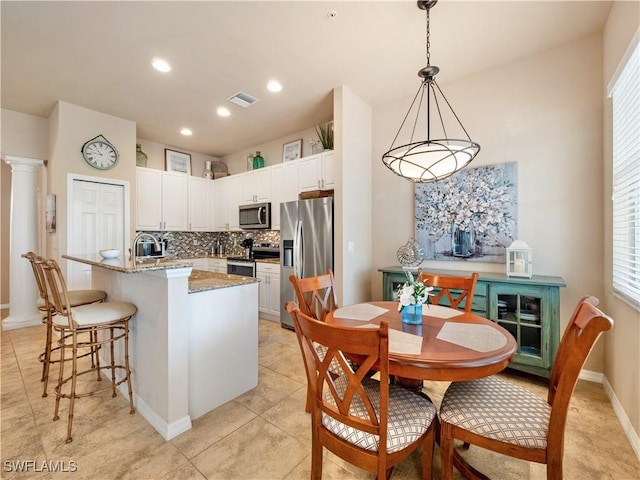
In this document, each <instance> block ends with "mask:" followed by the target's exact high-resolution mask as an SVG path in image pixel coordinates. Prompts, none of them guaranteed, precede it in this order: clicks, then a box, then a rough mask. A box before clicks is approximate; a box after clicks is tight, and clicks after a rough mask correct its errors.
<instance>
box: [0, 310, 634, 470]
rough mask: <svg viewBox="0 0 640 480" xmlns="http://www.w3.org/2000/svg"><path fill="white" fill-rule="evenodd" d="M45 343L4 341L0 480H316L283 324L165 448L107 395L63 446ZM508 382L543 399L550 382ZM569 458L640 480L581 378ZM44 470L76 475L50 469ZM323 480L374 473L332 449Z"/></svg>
mask: <svg viewBox="0 0 640 480" xmlns="http://www.w3.org/2000/svg"><path fill="white" fill-rule="evenodd" d="M3 316H4V315H3ZM43 337H44V327H41V326H38V327H31V328H24V329H19V330H13V331H8V332H5V331H3V332H2V333H1V340H2V343H1V347H2V357H1V361H2V363H1V366H2V390H1V393H2V397H1V408H2V410H1V448H2V451H1V455H0V460H1V461H2V467H1V469H0V478H3V479H4V478H6V479H31V478H36V479H49V478H56V479H57V478H70V479H74V480H76V479H85V478H86V479H92V480H95V479H98V480H101V479H105V480H108V479H115V478H132V479H141V480H146V479H149V480H155V479H167V480H169V479H285V480H293V479H308V478H309V475H310V463H311V456H310V440H311V435H310V420H309V415H308V414H306V413H304V401H305V392H306V379H305V377H304V371H303V368H302V365H301V357H300V352H299V351H298V345H297V342H296V339H295V334H294V333H293V332H290V331H288V330H284V329H282V328H281V327H280V326H279V324H275V323H272V322H269V321H266V320H261V321H260V357H259V358H260V374H259V385H258V387H257V388H255V389H254V390H252V391H250V392H247V393H246V394H244V395H242V396H240V397H239V398H237V399H235V400H233V401H231V402H229V403H227V404H225V405H223V406H221V407H219V408H217V409H216V410H214V411H212V412H210V413H208V414H207V415H204V416H202V417H200V418H198V419H197V420H195V421H194V422H193V428H192V429H191V430H190V431H188V432H185V433H184V434H182V435H180V436H178V437H176V438H174V439H173V440H171V441H165V440H164V439H163V438H162V437H161V436H160V435H159V434H158V433H157V432H156V431H155V430H154V429H153V428H152V427H151V426H150V425H149V424H148V423H147V422H146V421H145V420H144V419H143V418H142V417H141V416H140V415H139V414H134V415H130V414H129V411H128V402H127V401H126V400H125V399H124V398H123V397H122V396H118V397H117V398H115V399H113V398H111V396H110V394H109V393H108V392H107V393H103V394H100V395H97V396H94V397H87V398H83V399H80V400H78V401H77V403H76V415H75V419H74V430H73V438H74V440H73V442H72V443H70V444H66V443H65V442H64V439H65V432H66V413H65V412H66V411H68V410H67V403H68V402H67V401H63V402H62V407H61V415H60V417H61V419H60V421H58V422H52V416H53V406H54V397H53V395H52V394H50V395H49V396H48V397H47V398H42V396H41V393H42V391H41V388H42V384H41V382H40V372H41V364H40V363H39V362H38V361H37V357H38V354H39V353H40V349H41V346H42V339H43ZM55 374H56V375H57V371H56V373H55ZM510 377H511V378H513V380H514V381H516V382H519V383H522V384H524V385H525V386H526V387H527V388H530V389H531V390H533V391H535V392H537V393H539V394H541V395H544V392H545V387H544V385H542V384H537V383H535V382H532V381H530V380H523V379H521V378H519V377H516V376H510ZM51 378H54V374H53V373H52V377H51ZM51 388H52V386H51V387H50V390H51ZM445 388H446V383H443V382H428V383H427V384H426V388H425V391H427V392H428V394H429V395H430V396H431V398H433V399H434V401H435V403H436V404H439V402H440V399H441V397H442V394H443V392H444V389H445ZM134 395H135V392H134ZM438 455H439V452H438V451H437V448H436V452H435V454H434V467H433V476H434V478H436V479H437V478H440V471H439V465H440V461H439V457H438ZM464 455H465V456H466V457H468V458H469V461H470V462H471V463H472V464H473V465H474V466H478V467H481V470H482V471H483V472H484V473H486V474H488V475H489V476H490V477H491V478H493V479H543V478H545V467H544V466H542V465H537V464H529V463H527V462H523V461H519V460H514V459H510V458H507V457H503V456H500V455H496V454H493V453H490V452H486V451H482V450H481V449H479V448H471V450H469V451H468V452H466V453H465V454H464ZM564 458H565V469H564V472H565V478H566V479H580V480H584V479H605V478H608V479H616V480H624V479H638V478H640V464H639V462H638V460H637V458H636V457H635V454H634V452H633V450H632V449H631V446H630V445H629V442H628V441H627V439H626V437H625V435H624V433H623V431H622V428H621V426H620V424H619V422H618V420H617V418H616V416H615V414H614V412H613V410H612V408H611V405H610V402H609V400H608V398H607V396H606V394H605V392H604V390H603V388H602V386H601V385H598V384H595V383H590V382H584V381H580V382H579V384H578V386H577V389H576V392H575V394H574V398H573V401H572V404H571V408H570V414H569V419H568V425H567V434H566V445H565V456H564ZM28 460H32V461H34V462H35V465H36V466H37V470H38V471H35V470H36V469H34V468H33V464H32V465H31V468H30V470H29V471H27V472H16V471H13V470H12V469H13V468H14V467H15V466H16V462H17V461H28ZM43 462H44V463H43ZM46 462H50V463H49V464H47V463H46ZM56 462H57V463H56ZM72 462H73V463H72ZM43 465H44V466H45V467H43ZM46 465H52V466H53V467H56V466H57V468H58V469H65V470H72V469H75V472H73V473H69V472H50V471H47V469H46ZM323 478H325V479H329V480H330V479H348V478H349V479H350V478H355V479H367V478H373V475H370V474H368V473H367V472H364V471H362V470H359V469H357V468H355V467H353V466H351V465H349V464H346V463H345V462H343V461H342V460H341V459H339V458H338V457H336V456H334V455H332V454H329V453H326V452H325V459H324V475H323ZM393 478H394V479H417V478H421V469H420V462H419V453H416V454H414V455H413V456H411V457H409V458H408V459H407V460H406V461H405V462H403V463H402V464H401V465H400V466H399V467H398V468H396V470H395V472H394V474H393ZM458 478H459V477H458Z"/></svg>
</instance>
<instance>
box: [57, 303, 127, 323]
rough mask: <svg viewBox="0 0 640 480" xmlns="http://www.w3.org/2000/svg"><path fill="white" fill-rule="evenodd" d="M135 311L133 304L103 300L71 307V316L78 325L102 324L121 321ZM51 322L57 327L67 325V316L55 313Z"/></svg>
mask: <svg viewBox="0 0 640 480" xmlns="http://www.w3.org/2000/svg"><path fill="white" fill-rule="evenodd" d="M135 313H136V307H135V305H133V304H131V303H125V302H105V303H96V304H92V305H82V306H80V307H75V308H72V309H71V316H72V318H73V320H74V322H75V323H76V324H77V325H78V326H79V327H89V326H92V325H104V324H108V323H111V322H116V321H121V320H122V319H123V318H127V317H130V316H132V315H133V314H135ZM53 322H54V324H55V325H56V326H58V327H67V326H68V325H69V322H68V320H67V317H64V316H62V315H56V316H54V317H53Z"/></svg>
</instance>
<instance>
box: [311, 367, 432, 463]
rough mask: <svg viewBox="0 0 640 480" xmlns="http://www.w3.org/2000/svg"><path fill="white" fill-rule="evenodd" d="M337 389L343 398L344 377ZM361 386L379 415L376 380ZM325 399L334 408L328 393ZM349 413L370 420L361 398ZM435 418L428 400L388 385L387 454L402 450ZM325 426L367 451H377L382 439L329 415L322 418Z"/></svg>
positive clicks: (339, 381)
mask: <svg viewBox="0 0 640 480" xmlns="http://www.w3.org/2000/svg"><path fill="white" fill-rule="evenodd" d="M334 382H335V385H336V390H337V391H338V392H339V393H340V396H341V397H342V396H343V395H344V392H345V390H346V387H347V380H346V379H345V377H343V376H341V377H338V378H337V379H335V381H334ZM362 385H363V387H364V389H365V391H366V393H367V395H369V398H371V401H372V403H373V407H374V409H375V411H376V414H377V415H378V416H379V414H380V390H379V388H380V387H379V385H378V381H377V380H373V379H371V378H365V379H363V380H362ZM324 396H325V400H326V401H327V402H328V403H330V404H332V405H334V406H335V402H334V401H333V397H332V396H331V394H330V393H329V392H325V394H324ZM349 413H350V414H351V415H354V416H357V417H360V418H367V414H366V411H365V409H364V405H363V403H362V401H361V400H360V398H354V400H353V402H352V403H351V408H350V411H349ZM435 417H436V407H435V406H434V405H433V403H431V402H430V401H429V400H427V399H426V398H424V397H422V396H420V395H416V394H415V393H413V392H410V391H409V390H406V389H404V388H401V387H397V386H395V385H389V421H388V430H387V452H388V453H392V452H396V451H399V450H402V449H404V448H406V447H407V445H409V444H411V443H412V442H415V441H416V440H417V439H418V438H420V436H421V435H423V434H424V433H425V432H426V431H427V429H428V428H429V426H430V425H431V422H432V421H433V419H434V418H435ZM322 424H323V425H324V426H325V427H326V428H327V429H328V430H330V431H331V432H332V433H333V434H335V435H337V436H338V437H340V438H342V439H344V440H347V441H348V442H350V443H352V444H353V445H356V446H358V447H360V448H363V449H365V450H371V451H374V452H376V451H378V443H379V439H378V436H377V435H372V434H370V433H367V432H363V431H362V430H357V429H355V428H353V427H349V426H348V425H345V424H344V423H341V422H338V421H337V420H335V419H334V418H332V417H330V416H329V415H326V414H323V415H322Z"/></svg>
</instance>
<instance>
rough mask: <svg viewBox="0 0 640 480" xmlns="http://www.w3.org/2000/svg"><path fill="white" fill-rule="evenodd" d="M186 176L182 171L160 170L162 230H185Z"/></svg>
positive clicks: (186, 227)
mask: <svg viewBox="0 0 640 480" xmlns="http://www.w3.org/2000/svg"><path fill="white" fill-rule="evenodd" d="M187 180H188V176H187V175H184V174H183V173H173V172H162V216H163V220H162V226H163V230H175V231H186V230H188V224H187V219H188V218H187V204H188V201H189V198H188V194H187V191H188V181H187Z"/></svg>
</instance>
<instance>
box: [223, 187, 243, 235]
mask: <svg viewBox="0 0 640 480" xmlns="http://www.w3.org/2000/svg"><path fill="white" fill-rule="evenodd" d="M226 178H227V179H228V180H227V202H228V203H227V224H228V225H229V228H228V229H229V230H240V214H239V212H238V207H239V206H240V205H241V204H242V203H243V202H242V176H241V175H231V176H229V177H226Z"/></svg>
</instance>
